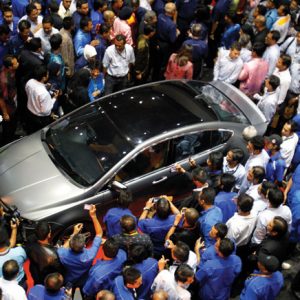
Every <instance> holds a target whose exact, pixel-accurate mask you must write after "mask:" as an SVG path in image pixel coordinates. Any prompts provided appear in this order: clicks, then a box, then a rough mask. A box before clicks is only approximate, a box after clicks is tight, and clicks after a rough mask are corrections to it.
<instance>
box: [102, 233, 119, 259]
mask: <svg viewBox="0 0 300 300" xmlns="http://www.w3.org/2000/svg"><path fill="white" fill-rule="evenodd" d="M119 248H120V246H119V243H118V242H117V241H116V240H115V239H114V238H113V237H111V238H109V239H107V240H106V242H105V243H104V244H103V253H104V254H105V256H107V257H109V258H115V257H116V256H117V254H118V252H119Z"/></svg>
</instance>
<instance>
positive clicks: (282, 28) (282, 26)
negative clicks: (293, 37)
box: [271, 15, 291, 44]
mask: <svg viewBox="0 0 300 300" xmlns="http://www.w3.org/2000/svg"><path fill="white" fill-rule="evenodd" d="M290 22H291V17H290V15H287V16H281V17H279V16H278V19H277V20H276V22H275V23H274V24H273V26H272V28H271V30H277V31H279V33H280V39H279V40H278V42H277V43H278V44H280V43H282V42H283V41H284V40H285V38H286V36H287V34H288V31H289V27H290Z"/></svg>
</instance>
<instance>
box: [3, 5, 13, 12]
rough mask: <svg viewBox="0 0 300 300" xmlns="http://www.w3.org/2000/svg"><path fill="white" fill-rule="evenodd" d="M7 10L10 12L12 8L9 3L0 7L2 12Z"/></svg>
mask: <svg viewBox="0 0 300 300" xmlns="http://www.w3.org/2000/svg"><path fill="white" fill-rule="evenodd" d="M7 11H9V12H12V8H11V7H10V6H9V5H4V6H3V8H2V12H3V14H4V13H5V12H7Z"/></svg>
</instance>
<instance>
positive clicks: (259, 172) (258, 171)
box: [252, 166, 266, 184]
mask: <svg viewBox="0 0 300 300" xmlns="http://www.w3.org/2000/svg"><path fill="white" fill-rule="evenodd" d="M252 173H253V177H254V179H255V180H256V184H259V183H262V181H263V180H264V178H265V176H266V172H265V169H264V168H263V167H261V166H255V167H252Z"/></svg>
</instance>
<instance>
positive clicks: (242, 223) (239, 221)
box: [226, 213, 256, 246]
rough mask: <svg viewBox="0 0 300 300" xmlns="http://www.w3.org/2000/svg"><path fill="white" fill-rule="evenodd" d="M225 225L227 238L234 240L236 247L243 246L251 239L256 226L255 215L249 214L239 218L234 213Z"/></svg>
mask: <svg viewBox="0 0 300 300" xmlns="http://www.w3.org/2000/svg"><path fill="white" fill-rule="evenodd" d="M226 225H227V227H228V232H227V237H228V238H230V239H234V241H235V244H236V246H244V245H247V244H248V242H249V241H250V239H251V236H252V232H253V230H254V228H255V225H256V215H253V214H252V213H250V215H248V216H241V215H239V214H238V213H235V214H234V215H233V216H232V217H231V218H230V219H229V220H228V221H227V223H226Z"/></svg>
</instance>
